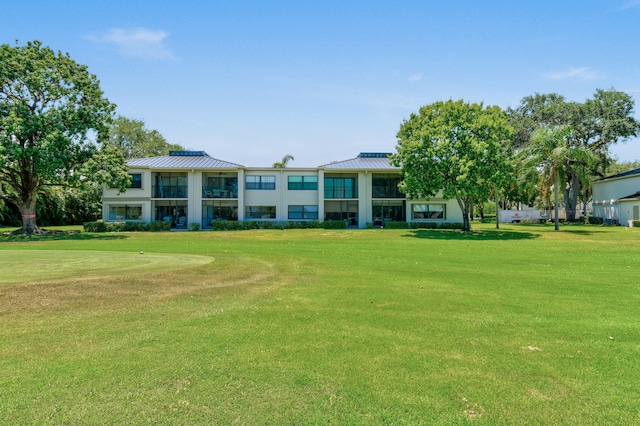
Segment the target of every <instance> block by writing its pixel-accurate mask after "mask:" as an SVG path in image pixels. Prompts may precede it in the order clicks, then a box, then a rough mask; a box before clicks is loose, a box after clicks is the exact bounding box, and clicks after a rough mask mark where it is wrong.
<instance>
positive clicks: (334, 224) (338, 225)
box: [320, 220, 347, 229]
mask: <svg viewBox="0 0 640 426" xmlns="http://www.w3.org/2000/svg"><path fill="white" fill-rule="evenodd" d="M320 224H321V226H322V228H324V229H347V222H346V221H344V220H325V221H324V222H320Z"/></svg>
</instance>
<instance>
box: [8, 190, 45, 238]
mask: <svg viewBox="0 0 640 426" xmlns="http://www.w3.org/2000/svg"><path fill="white" fill-rule="evenodd" d="M36 193H37V191H33V193H31V194H29V195H27V196H25V197H24V199H23V200H21V202H19V203H18V208H19V209H20V214H21V215H22V227H21V228H20V229H18V230H16V231H14V232H13V234H21V235H24V234H26V235H31V234H43V233H44V230H43V229H42V228H40V227H39V226H38V224H37V223H36Z"/></svg>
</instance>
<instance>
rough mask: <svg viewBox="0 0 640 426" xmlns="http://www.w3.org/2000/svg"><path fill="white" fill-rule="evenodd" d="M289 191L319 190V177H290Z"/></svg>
mask: <svg viewBox="0 0 640 426" xmlns="http://www.w3.org/2000/svg"><path fill="white" fill-rule="evenodd" d="M288 183H289V187H288V189H289V190H305V189H306V190H317V189H318V176H289V178H288Z"/></svg>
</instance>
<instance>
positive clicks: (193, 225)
mask: <svg viewBox="0 0 640 426" xmlns="http://www.w3.org/2000/svg"><path fill="white" fill-rule="evenodd" d="M199 230H200V224H199V223H198V222H191V223H190V224H189V231H199Z"/></svg>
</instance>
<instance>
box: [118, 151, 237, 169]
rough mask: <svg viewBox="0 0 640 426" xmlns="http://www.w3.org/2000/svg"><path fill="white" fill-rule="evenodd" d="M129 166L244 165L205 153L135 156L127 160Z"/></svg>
mask: <svg viewBox="0 0 640 426" xmlns="http://www.w3.org/2000/svg"><path fill="white" fill-rule="evenodd" d="M127 164H128V165H129V167H144V168H150V169H172V170H175V169H178V170H180V169H199V170H201V169H216V170H224V169H227V170H228V169H232V170H235V169H238V168H242V167H244V166H241V165H240V164H235V163H229V162H227V161H222V160H218V159H217V158H213V157H210V156H209V155H208V154H206V153H204V152H203V153H202V155H163V156H160V157H149V158H137V159H133V160H129V162H128V163H127Z"/></svg>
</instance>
